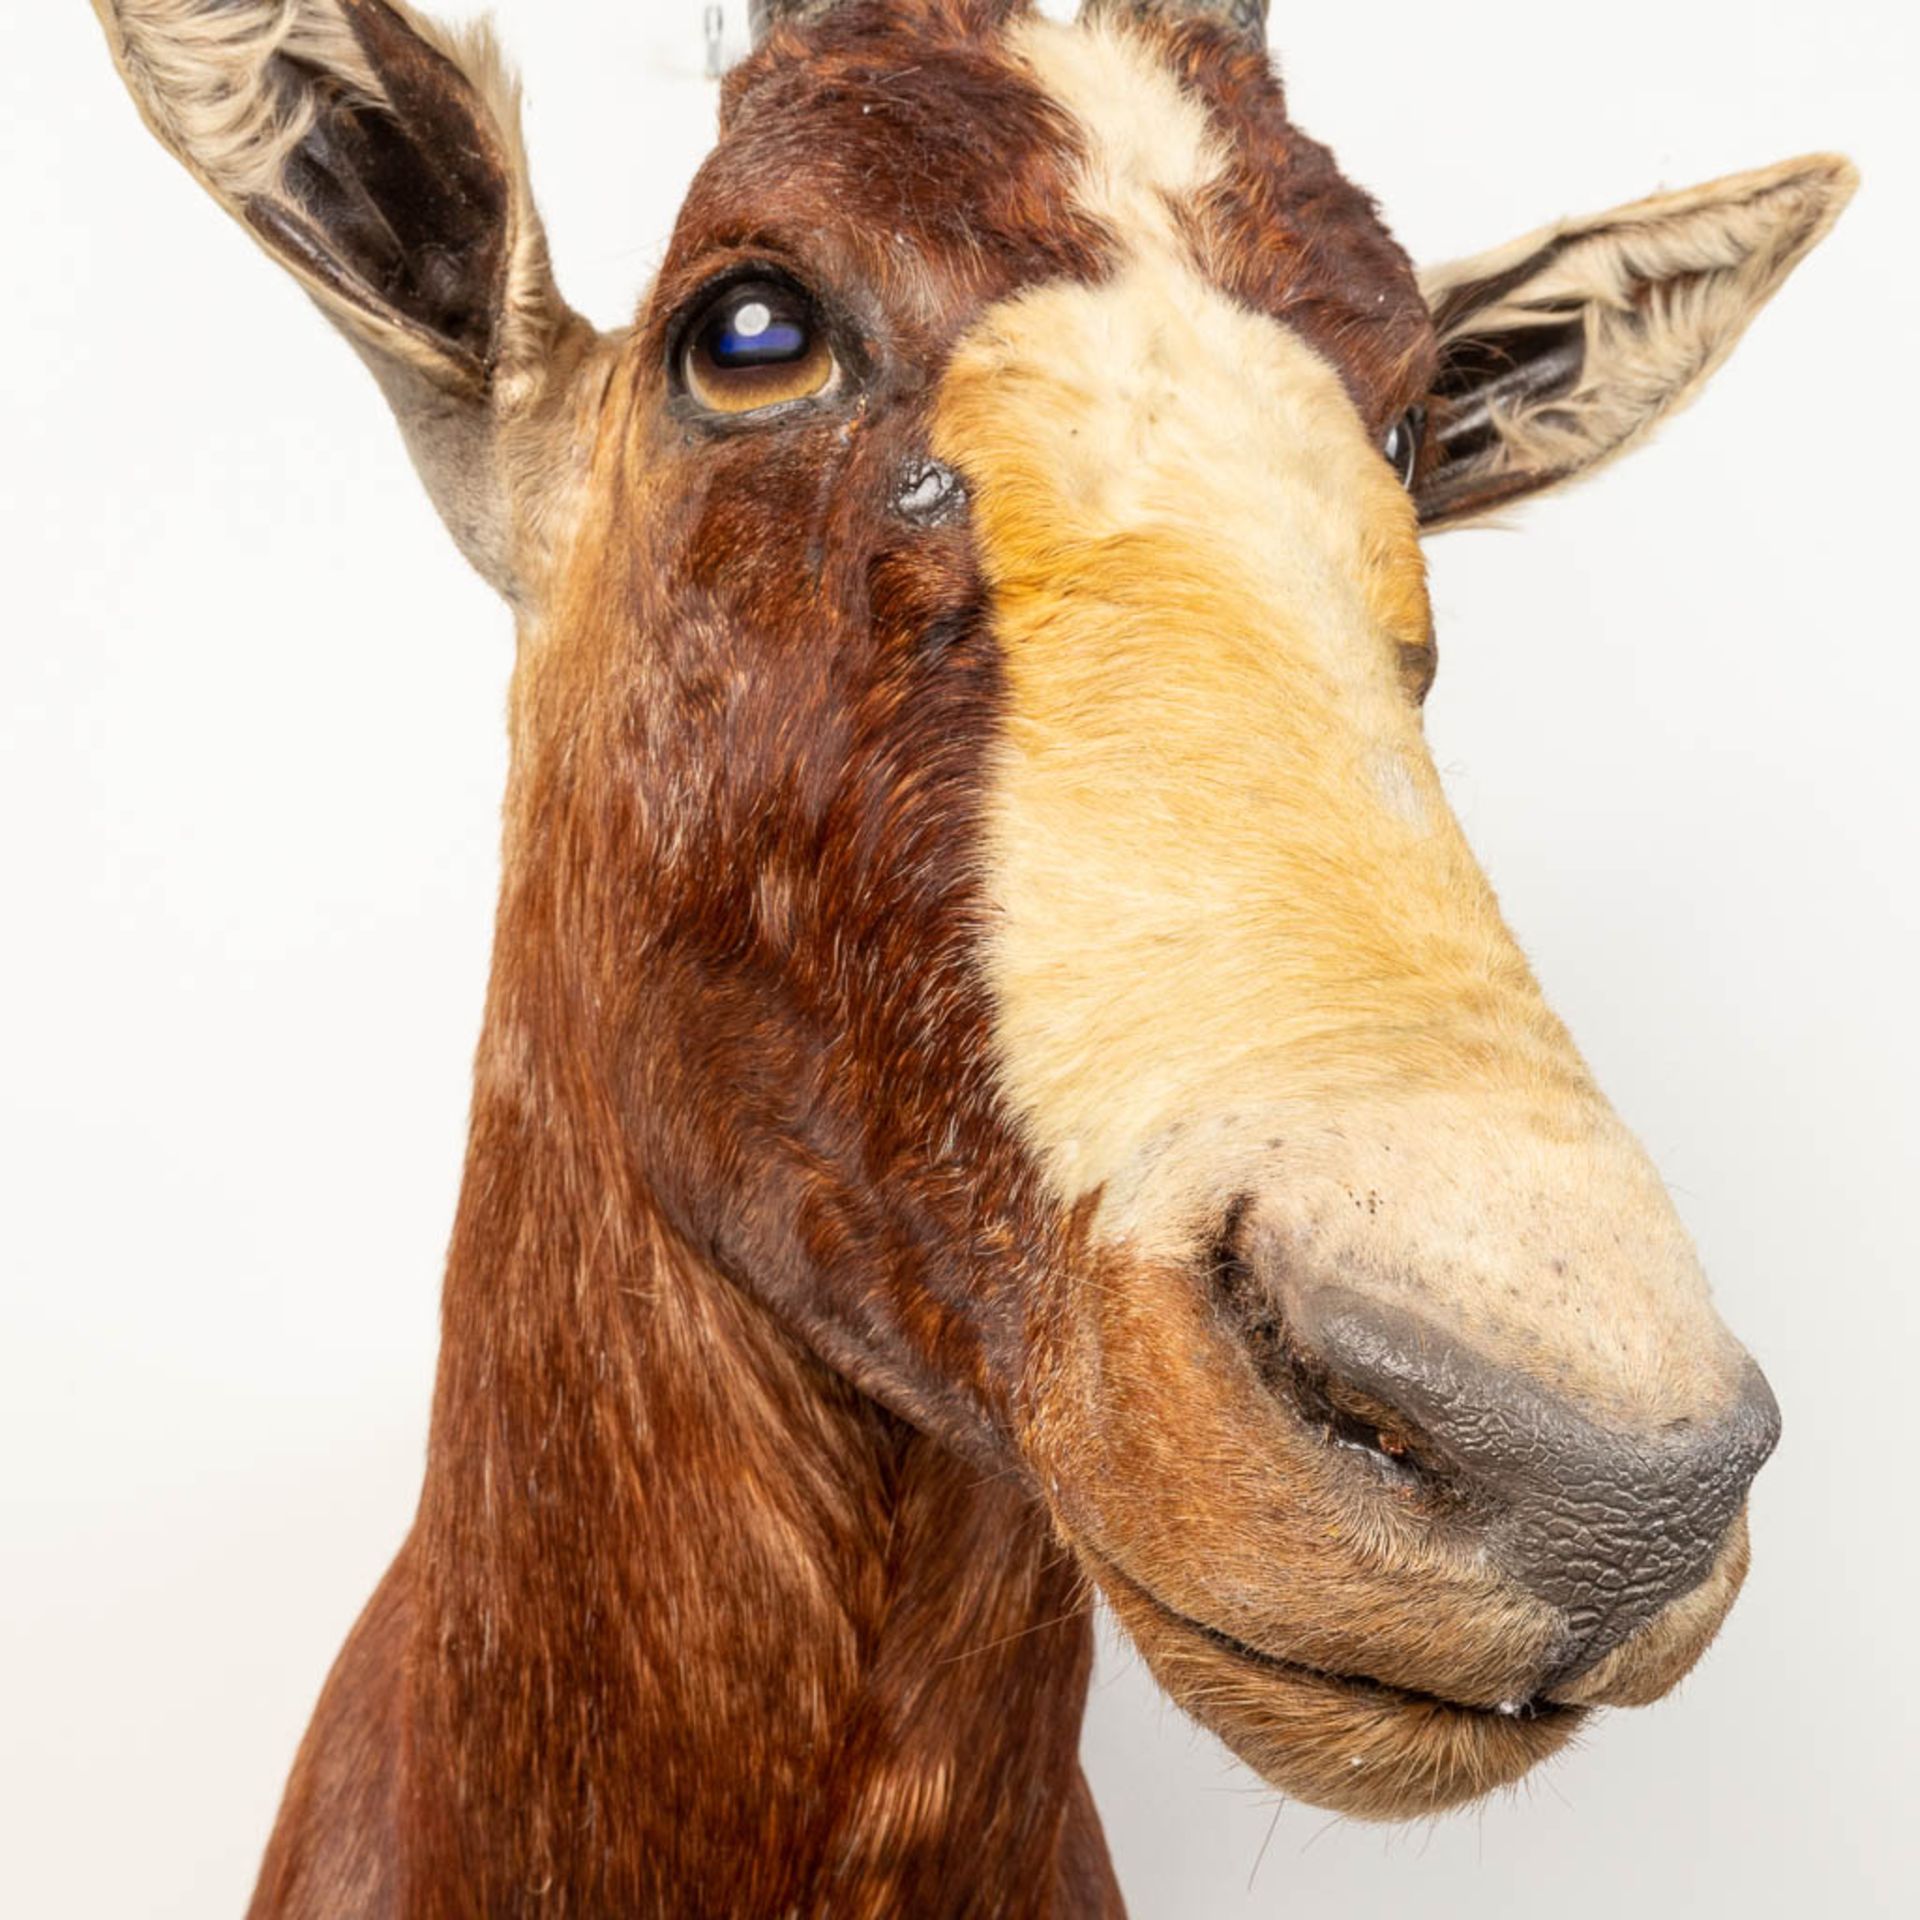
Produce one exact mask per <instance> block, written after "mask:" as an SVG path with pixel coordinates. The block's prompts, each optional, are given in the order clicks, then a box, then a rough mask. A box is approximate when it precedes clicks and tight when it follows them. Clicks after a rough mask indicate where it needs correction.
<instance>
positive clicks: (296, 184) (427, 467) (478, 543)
mask: <svg viewBox="0 0 1920 1920" xmlns="http://www.w3.org/2000/svg"><path fill="white" fill-rule="evenodd" d="M93 3H94V10H95V12H96V13H97V14H98V15H99V17H100V20H101V22H102V24H103V25H104V27H105V29H106V32H107V37H108V42H109V45H110V47H111V49H112V52H113V55H114V59H115V62H116V64H117V65H118V66H119V68H120V72H121V75H122V78H123V79H124V80H125V82H126V84H127V87H128V90H129V92H131V93H132V95H133V97H134V100H135V103H136V104H137V106H138V107H139V109H140V112H141V115H142V117H143V118H144V119H145V120H146V122H147V124H148V126H149V127H150V128H151V129H152V130H153V132H154V133H155V134H156V135H157V136H158V137H159V139H160V141H161V142H162V144H163V145H165V146H166V147H167V148H168V149H169V150H170V151H171V152H172V153H173V154H174V155H175V157H176V158H177V159H179V160H180V161H181V162H182V164H183V165H184V166H185V167H186V168H187V169H188V171H189V172H190V173H192V174H193V175H194V177H195V178H196V179H198V180H199V181H200V183H201V185H202V186H204V187H205V188H206V189H207V191H208V192H209V193H211V194H212V195H213V197H214V198H215V199H216V200H217V201H219V203H220V204H221V205H222V206H224V207H225V208H226V209H227V211H228V212H229V213H231V214H232V215H233V216H234V217H235V218H236V219H237V220H239V221H240V222H241V223H242V224H243V225H245V226H246V227H247V229H248V231H249V232H250V233H251V234H252V235H253V237H254V239H255V240H256V242H258V243H259V244H260V245H262V246H263V247H264V248H265V249H266V250H267V251H268V252H270V253H271V254H272V255H273V256H274V258H275V259H277V260H278V261H279V262H280V264H281V265H282V266H284V267H285V268H286V269H287V270H288V271H289V272H291V273H292V274H293V275H294V276H295V277H296V278H297V279H298V280H299V281H300V283H301V284H302V285H303V286H304V287H305V288H306V290H307V291H308V293H309V294H311V295H312V296H313V298H314V300H315V301H316V302H317V303H318V304H319V306H320V307H321V309H322V311H323V312H325V313H326V315H327V317H328V318H329V319H330V320H332V321H333V322H334V324H335V325H336V326H337V327H339V328H340V330H341V331H342V332H343V333H345V334H346V335H347V337H348V339H349V340H350V341H351V342H352V344H353V345H354V347H355V348H356V350H357V351H358V352H359V353H360V354H361V356H362V358H363V359H365V360H366V361H367V363H368V365H369V366H370V367H371V368H372V370H373V372H374V374H375V377H376V378H377V379H378V381H379V383H380V385H381V387H382V389H383V391H384V392H385V393H386V396H387V398H388V400H389V402H390V403H391V405H392V407H393V410H394V413H395V415H396V417H397V418H398V420H399V422H400V426H401V429H402V431H403V433H404V434H405V436H406V439H407V444H408V449H409V451H410V453H411V454H412V456H413V459H414V463H415V465H416V466H417V467H418V469H419V471H420V474H421V477H422V479H423V480H424V481H425V482H426V485H427V489H428V491H429V493H430V494H431V495H432V497H433V500H434V504H435V505H436V507H438V508H439V510H440V513H441V516H442V518H443V519H444V520H445V521H446V523H447V526H448V528H449V530H450V531H451V532H452V533H453V536H454V538H455V540H456V542H457V543H458V544H459V546H460V548H461V550H462V552H464V553H465V554H466V555H467V557H468V559H469V560H471V561H472V562H473V564H474V565H475V566H476V567H477V568H478V569H479V571H480V572H481V573H482V574H483V575H484V576H485V577H486V578H487V579H488V580H489V581H490V582H491V583H492V584H493V585H495V586H496V587H497V588H499V589H500V591H501V592H503V593H504V594H505V595H506V596H507V597H508V598H509V599H510V600H513V601H515V602H521V601H523V600H524V599H525V598H526V583H527V576H528V573H529V571H530V569H529V567H528V566H527V565H526V564H525V562H526V559H527V556H526V555H524V554H523V553H522V552H521V551H520V548H521V547H522V545H523V544H524V542H523V541H522V539H521V537H520V535H521V531H522V530H521V529H518V528H516V526H515V524H514V520H515V514H514V506H513V494H514V492H515V489H514V488H513V487H512V485H511V476H510V474H509V473H508V471H507V466H508V464H509V463H510V462H509V458H508V456H507V455H506V454H505V453H504V452H503V443H504V442H505V441H507V440H508V439H513V440H516V441H523V440H524V439H525V437H526V435H525V433H524V432H514V433H510V432H509V429H512V428H514V427H515V426H516V423H519V422H523V421H525V419H526V417H527V416H528V415H529V414H531V413H534V412H536V411H539V410H540V402H541V399H542V396H543V395H546V394H548V393H549V392H550V388H551V384H552V381H553V379H554V377H555V375H556V372H557V370H558V369H559V368H561V367H562V366H571V365H573V364H575V363H576V362H577V361H578V359H579V352H580V349H581V348H582V347H583V346H584V345H585V344H586V343H587V342H588V341H590V340H591V338H592V333H591V329H589V328H588V327H587V326H586V323H585V322H584V321H582V320H580V319H579V317H578V316H577V315H575V314H573V313H572V311H571V310H570V309H569V308H568V307H567V305H566V303H565V302H564V301H563V300H562V299H561V297H560V294H559V291H558V289H557V287H556V286H555V284H554V281H553V275H552V270H551V267H550V264H549V261H548V255H547V248H546V239H545V235H544V232H543V230H542V228H541V224H540V219H539V215H538V212H537V210H536V209H535V206H534V202H533V195H532V190H531V186H530V183H529V177H528V171H527V164H526V157H525V150H524V146H523V142H522V138H521V128H520V103H519V89H518V86H517V84H516V82H515V80H514V79H513V77H512V75H511V73H510V72H509V70H508V69H507V67H506V65H505V63H504V61H503V60H502V58H501V56H500V53H499V50H498V47H497V45H496V44H495V41H494V39H493V35H492V31H491V29H490V28H489V27H488V26H487V25H485V24H484V23H483V24H480V25H477V26H475V27H473V28H471V29H468V30H466V31H461V32H456V31H452V30H449V29H447V28H444V27H441V26H438V25H436V24H435V23H433V22H432V21H429V20H427V19H425V18H424V17H422V16H421V15H420V14H418V13H416V12H415V11H414V10H413V9H412V8H411V7H408V6H406V5H404V4H401V3H400V0H93ZM370 48H371V49H372V52H371V53H370V51H369V49H370ZM396 59H397V60H398V62H399V65H398V67H397V68H396V67H395V66H393V65H392V64H391V62H393V61H394V60H396ZM443 62H444V63H445V64H444V65H442V64H441V63H443ZM383 68H384V72H385V75H386V76H387V77H383ZM449 69H450V70H449ZM395 76H398V77H397V78H396V77H395ZM390 79H391V80H392V82H393V83H392V84H390ZM409 90H411V92H410V91H409ZM410 113H411V114H424V115H425V116H426V117H425V119H424V120H423V121H421V122H420V124H419V125H418V126H417V127H416V129H415V138H416V139H417V142H418V144H417V146H416V147H415V149H414V150H415V151H416V152H418V153H419V154H420V155H421V156H422V158H421V161H420V163H419V166H418V168H417V170H416V172H417V185H416V186H415V187H414V188H413V189H412V191H413V192H414V195H415V198H413V199H411V200H409V199H408V198H407V197H406V193H407V191H408V190H407V189H405V188H402V189H401V190H400V192H401V197H400V198H399V199H398V200H388V201H383V202H378V203H377V202H376V201H375V199H374V198H373V193H374V191H376V190H377V191H380V192H383V193H386V194H389V195H391V194H392V193H393V191H394V189H393V187H392V184H391V180H392V173H391V166H392V161H391V156H392V155H393V153H394V152H395V151H396V150H397V149H396V146H395V142H400V143H404V142H405V141H406V140H407V139H408V137H409V136H408V133H407V123H408V118H409V115H410ZM375 122H377V124H374V123H375ZM369 139H371V140H373V141H375V142H376V146H375V148H374V149H372V151H374V152H375V154H376V157H378V156H386V160H385V164H386V168H387V172H386V175H385V176H384V184H383V185H381V186H380V187H379V188H378V189H375V188H373V187H372V186H371V185H370V183H369V180H363V179H359V178H357V177H356V161H360V160H361V158H362V156H363V155H365V154H366V153H367V152H369V151H370V149H369V148H368V146H367V145H366V142H367V141H368V140H369ZM375 171H378V169H376V170H375ZM316 196H318V198H316ZM442 209H444V210H445V214H444V217H447V218H450V219H452V220H454V222H455V223H456V224H455V227H454V229H453V231H451V232H450V233H449V234H448V236H447V244H446V245H445V246H444V247H443V246H441V245H438V244H437V240H438V234H437V223H438V221H439V220H440V218H442V217H443V215H442V212H441V210H442ZM389 216H391V217H389ZM402 216H404V217H402ZM330 217H334V218H340V219H342V220H343V221H344V224H343V225H342V226H340V227H338V228H335V229H332V230H330V229H329V224H328V222H329V218H330ZM396 229H398V230H399V231H398V233H396ZM400 234H405V235H406V236H407V238H406V239H405V240H402V239H401V238H400V237H399V235H400ZM336 241H337V242H338V243H339V244H338V245H336V244H334V243H335V242H336ZM470 248H471V249H472V250H473V251H472V252H471V253H470V254H469V253H468V252H467V250H468V249H470ZM357 249H358V250H357ZM382 249H385V250H386V252H385V253H384V254H383V252H382V251H381V250H382ZM463 257H464V258H466V259H468V261H469V262H470V265H469V269H468V273H467V281H466V283H463V282H462V280H461V269H460V266H459V262H460V261H461V260H462V258H463ZM396 262H397V266H396ZM383 269H385V270H386V271H383ZM416 269H417V272H418V274H419V276H420V278H418V279H417V280H410V279H408V277H407V276H408V274H409V273H412V272H414V271H415V270H416ZM396 273H397V275H398V277H395V276H396ZM449 279H451V282H452V285H451V289H450V292H449V295H448V297H449V299H450V300H451V301H452V303H453V304H451V305H449V306H448V307H446V308H445V309H444V311H445V312H446V313H447V314H448V315H449V316H450V317H451V318H452V319H453V320H456V321H458V320H459V319H460V316H461V315H463V314H466V315H471V316H473V318H472V320H471V323H470V324H469V323H462V324H458V325H450V326H448V327H445V328H442V327H440V326H438V325H437V324H436V320H437V312H436V309H435V306H434V300H435V296H436V294H437V293H439V292H440V290H441V289H442V287H443V286H445V285H446V283H447V282H448V280H449ZM409 290H410V291H411V292H412V294H413V298H412V299H411V300H409V299H408V298H407V297H405V296H406V293H407V292H408V291H409Z"/></svg>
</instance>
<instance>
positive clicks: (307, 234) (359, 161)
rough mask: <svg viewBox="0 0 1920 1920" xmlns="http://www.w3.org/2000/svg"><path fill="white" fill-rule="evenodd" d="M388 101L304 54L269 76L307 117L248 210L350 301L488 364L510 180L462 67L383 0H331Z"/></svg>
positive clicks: (451, 356) (279, 245)
mask: <svg viewBox="0 0 1920 1920" xmlns="http://www.w3.org/2000/svg"><path fill="white" fill-rule="evenodd" d="M337 4H338V6H339V10H340V13H341V15H342V17H343V19H344V22H345V24H346V25H347V26H348V27H349V29H350V30H351V32H352V34H353V37H354V39H355V40H356V41H357V42H358V44H359V46H360V48H361V50H362V52H363V53H364V55H365V57H366V61H367V65H368V67H369V68H370V69H371V71H372V72H373V74H374V75H375V76H376V77H377V79H378V80H379V82H380V86H381V88H382V90H383V92H384V94H385V96H386V97H385V100H384V101H375V100H370V99H368V98H366V97H365V96H364V94H363V93H362V92H360V91H359V90H357V89H356V88H355V87H354V86H353V85H352V83H351V82H350V81H348V80H346V79H343V78H342V77H341V76H340V75H339V74H337V73H334V72H331V71H328V70H326V69H324V68H322V67H319V66H317V65H315V64H313V63H312V62H310V61H308V60H304V59H301V58H299V57H297V56H295V55H292V54H288V53H279V54H275V55H274V56H273V57H272V59H271V60H270V61H269V62H268V64H267V67H266V70H265V74H264V78H265V79H266V81H267V82H268V83H269V84H270V85H272V86H273V87H274V88H275V89H276V91H277V93H278V95H279V97H280V100H281V102H282V106H283V110H284V111H285V112H287V113H288V114H289V115H290V116H291V115H295V114H303V117H310V124H309V125H308V128H307V131H306V133H305V135H304V137H303V138H301V139H300V140H299V141H298V142H297V143H296V144H295V145H294V146H293V147H292V148H291V150H290V151H289V152H288V153H287V156H286V159H285V162H284V164H283V166H282V169H281V173H280V179H279V181H278V183H277V185H276V186H275V187H273V188H272V189H270V190H269V191H267V192H264V193H257V194H254V195H252V196H250V197H248V198H247V199H246V200H245V202H244V203H243V206H242V211H243V213H244V215H245V217H246V220H247V223H248V224H249V225H250V226H251V227H252V228H253V229H254V231H255V232H256V233H257V234H258V235H259V237H260V239H261V240H262V241H263V242H264V243H265V244H266V245H267V246H268V247H269V248H270V249H271V250H272V251H274V252H276V253H279V254H281V255H283V256H284V257H285V258H286V259H287V262H288V264H289V265H291V266H293V267H295V268H296V269H298V270H299V271H301V272H302V273H303V274H304V275H306V276H308V277H310V278H312V279H314V280H316V281H318V282H319V283H320V284H321V285H322V286H323V287H324V288H326V289H327V290H328V291H330V292H332V293H333V294H334V295H335V296H337V297H338V298H339V299H340V300H341V301H343V302H345V303H346V304H347V305H349V306H352V307H355V308H358V309H360V310H361V311H363V312H366V313H367V314H368V315H369V316H371V317H373V318H376V319H379V320H382V321H384V322H386V323H387V324H389V325H391V326H395V327H398V328H400V329H401V330H403V331H405V332H407V333H410V334H413V335H415V336H416V337H419V338H421V339H423V340H425V341H427V342H430V343H431V344H432V346H433V347H434V348H435V349H436V351H437V352H438V353H439V354H441V355H442V356H444V357H445V358H446V359H447V360H449V361H451V362H453V363H454V364H455V365H456V366H457V367H458V368H460V369H461V370H463V371H465V372H467V373H469V374H470V375H472V376H475V377H479V378H484V376H485V375H486V373H487V372H488V370H489V369H490V368H491V366H492V364H493V360H494V357H495V353H496V349H497V347H498V330H499V327H500V324H501V317H502V314H503V311H504V307H505V287H506V277H507V262H508V245H509V211H510V207H511V202H512V184H511V176H510V173H509V169H508V162H507V157H506V155H505V154H504V152H503V151H502V149H501V144H500V140H499V137H498V135H497V133H496V132H495V130H494V128H493V125H492V119H491V116H490V114H489V113H488V111H487V109H486V107H485V106H484V104H483V103H482V101H481V100H480V98H479V96H478V95H477V94H476V93H475V91H474V89H473V87H472V85H471V84H470V83H469V81H468V80H467V78H466V76H465V75H464V74H463V73H461V72H460V70H459V69H458V68H457V67H455V66H454V64H453V63H452V62H451V61H450V60H448V59H447V58H446V57H445V55H443V54H442V53H440V52H439V51H438V50H437V49H436V48H434V47H431V46H429V45H428V44H427V43H426V42H425V41H424V40H422V39H421V38H420V37H419V36H418V35H417V34H415V33H414V32H412V31H411V29H409V28H408V27H407V26H406V25H405V24H404V23H403V22H402V21H401V19H400V18H399V16H398V15H396V14H394V13H393V12H392V11H390V10H389V9H388V8H386V7H384V6H381V5H378V4H371V3H370V0H337Z"/></svg>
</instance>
